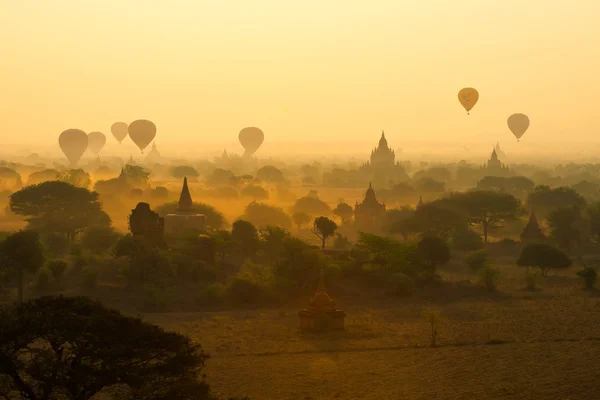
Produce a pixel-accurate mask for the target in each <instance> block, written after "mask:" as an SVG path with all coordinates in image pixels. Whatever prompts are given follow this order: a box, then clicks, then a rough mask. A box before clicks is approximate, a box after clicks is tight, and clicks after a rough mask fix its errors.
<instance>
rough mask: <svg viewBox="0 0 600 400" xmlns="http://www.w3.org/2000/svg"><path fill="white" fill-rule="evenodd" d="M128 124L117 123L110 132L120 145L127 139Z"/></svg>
mask: <svg viewBox="0 0 600 400" xmlns="http://www.w3.org/2000/svg"><path fill="white" fill-rule="evenodd" d="M127 128H128V127H127V124H126V123H125V122H115V123H114V124H112V126H111V127H110V131H111V132H112V134H113V136H114V137H115V139H117V141H118V142H119V143H121V142H122V141H123V139H125V138H126V137H127Z"/></svg>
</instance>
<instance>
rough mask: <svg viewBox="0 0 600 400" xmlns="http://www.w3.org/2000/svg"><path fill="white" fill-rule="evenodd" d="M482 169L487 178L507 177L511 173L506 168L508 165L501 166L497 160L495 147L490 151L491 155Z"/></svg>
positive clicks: (500, 162)
mask: <svg viewBox="0 0 600 400" xmlns="http://www.w3.org/2000/svg"><path fill="white" fill-rule="evenodd" d="M482 169H483V170H484V172H485V175H487V176H507V175H511V171H510V169H509V168H508V165H506V164H502V161H500V159H499V158H498V153H497V152H496V147H494V150H493V151H492V155H491V156H490V159H489V160H488V162H487V164H485V165H483V167H482Z"/></svg>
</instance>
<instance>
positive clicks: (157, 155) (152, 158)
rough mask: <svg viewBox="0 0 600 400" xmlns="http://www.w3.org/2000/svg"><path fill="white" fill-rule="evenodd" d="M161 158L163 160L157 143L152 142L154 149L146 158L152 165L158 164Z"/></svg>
mask: <svg viewBox="0 0 600 400" xmlns="http://www.w3.org/2000/svg"><path fill="white" fill-rule="evenodd" d="M160 158H161V157H160V153H159V152H158V150H157V149H156V142H152V149H151V150H150V152H149V153H148V155H147V156H146V161H147V162H151V163H156V162H158V161H160Z"/></svg>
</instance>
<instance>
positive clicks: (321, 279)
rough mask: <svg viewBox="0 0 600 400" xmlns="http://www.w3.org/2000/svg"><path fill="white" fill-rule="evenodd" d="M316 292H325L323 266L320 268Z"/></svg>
mask: <svg viewBox="0 0 600 400" xmlns="http://www.w3.org/2000/svg"><path fill="white" fill-rule="evenodd" d="M317 292H327V287H325V272H324V271H323V268H321V274H320V276H319V286H318V287H317Z"/></svg>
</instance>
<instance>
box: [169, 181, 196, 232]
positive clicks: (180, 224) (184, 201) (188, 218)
mask: <svg viewBox="0 0 600 400" xmlns="http://www.w3.org/2000/svg"><path fill="white" fill-rule="evenodd" d="M205 229H206V217H205V215H204V214H198V213H197V212H196V210H195V209H194V202H193V201H192V196H191V195H190V190H189V188H188V183H187V177H185V178H183V187H182V188H181V194H180V195H179V203H178V204H177V210H175V213H174V214H167V215H166V216H165V233H167V234H170V235H178V234H182V233H185V232H186V231H199V232H204V231H205Z"/></svg>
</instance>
